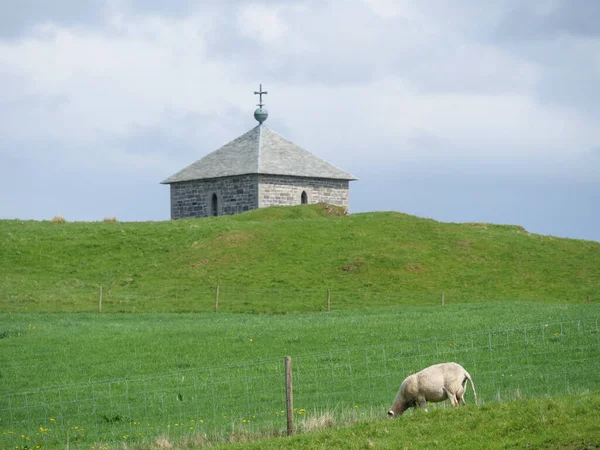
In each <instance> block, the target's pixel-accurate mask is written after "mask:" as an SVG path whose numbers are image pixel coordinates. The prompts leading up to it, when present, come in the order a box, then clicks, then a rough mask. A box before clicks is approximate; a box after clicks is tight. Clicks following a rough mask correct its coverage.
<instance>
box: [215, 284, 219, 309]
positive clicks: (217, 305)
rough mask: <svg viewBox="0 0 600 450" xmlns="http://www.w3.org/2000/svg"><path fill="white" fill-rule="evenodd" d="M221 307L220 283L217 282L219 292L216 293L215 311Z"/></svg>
mask: <svg viewBox="0 0 600 450" xmlns="http://www.w3.org/2000/svg"><path fill="white" fill-rule="evenodd" d="M217 309H219V285H218V284H217V292H216V293H215V312H217Z"/></svg>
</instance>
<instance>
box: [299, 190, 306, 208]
mask: <svg viewBox="0 0 600 450" xmlns="http://www.w3.org/2000/svg"><path fill="white" fill-rule="evenodd" d="M300 203H301V204H303V205H306V204H307V203H308V196H307V195H306V191H302V195H301V196H300Z"/></svg>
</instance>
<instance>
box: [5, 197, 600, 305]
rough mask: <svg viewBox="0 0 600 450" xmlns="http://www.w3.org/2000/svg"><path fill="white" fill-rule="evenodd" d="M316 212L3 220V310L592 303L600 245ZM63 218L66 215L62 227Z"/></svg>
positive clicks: (504, 228)
mask: <svg viewBox="0 0 600 450" xmlns="http://www.w3.org/2000/svg"><path fill="white" fill-rule="evenodd" d="M330 211H331V210H327V209H325V208H323V207H322V206H321V205H310V206H302V207H281V208H267V209H262V210H256V211H251V212H249V213H245V214H240V215H236V216H229V217H218V218H206V219H196V220H180V221H175V222H148V223H122V222H117V223H104V222H97V223H65V224H53V223H50V222H47V221H46V222H35V221H19V220H2V221H0V243H1V246H2V252H1V253H0V273H1V274H2V275H0V311H5V312H8V311H30V312H42V311H48V312H55V311H77V312H80V311H94V310H95V309H97V307H98V306H97V303H98V297H99V289H100V286H102V288H103V310H104V311H113V312H119V311H128V312H188V311H197V312H200V311H210V310H212V309H213V308H214V300H215V286H216V285H217V284H219V285H220V296H219V309H220V310H222V311H229V312H275V313H285V312H295V311H299V312H306V311H322V310H324V309H325V308H326V298H327V289H330V290H331V300H332V307H333V308H334V309H350V308H362V307H365V306H367V307H378V306H393V305H398V304H404V305H411V304H412V305H419V304H437V303H439V302H440V297H441V293H442V292H444V294H445V301H446V302H447V303H466V302H481V301H488V300H507V299H512V300H525V301H544V300H545V301H560V302H565V303H571V302H575V303H581V302H585V301H586V298H587V296H591V298H592V301H597V296H598V286H600V243H598V242H593V241H583V240H571V239H559V238H553V237H550V236H540V235H535V234H529V233H527V232H526V231H524V230H523V229H522V228H521V227H518V226H510V225H490V224H451V223H440V222H436V221H434V220H429V219H421V218H417V217H413V216H409V215H406V214H401V213H364V214H354V215H350V216H335V215H331V214H330ZM67 219H68V218H67Z"/></svg>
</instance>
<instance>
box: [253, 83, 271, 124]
mask: <svg viewBox="0 0 600 450" xmlns="http://www.w3.org/2000/svg"><path fill="white" fill-rule="evenodd" d="M259 86H260V88H259V89H258V92H257V91H254V95H258V96H259V97H258V98H259V100H258V105H256V106H258V109H257V110H256V111H254V118H255V119H256V120H258V123H260V124H262V123H263V122H264V121H265V120H267V117H269V112H268V111H267V110H266V109H264V108H263V106H264V105H263V102H262V96H263V94H265V95H266V94H267V91H263V90H262V84H260V85H259Z"/></svg>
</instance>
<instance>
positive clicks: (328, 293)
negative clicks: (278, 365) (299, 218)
mask: <svg viewBox="0 0 600 450" xmlns="http://www.w3.org/2000/svg"><path fill="white" fill-rule="evenodd" d="M588 299H589V297H588ZM588 303H589V302H588ZM330 311H331V291H330V290H329V288H327V312H330Z"/></svg>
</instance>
